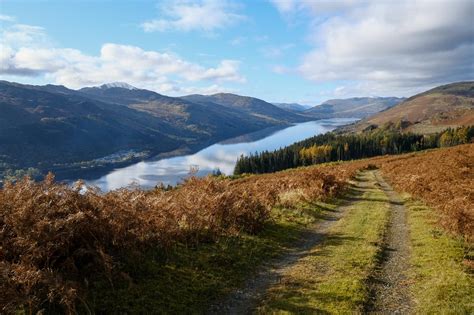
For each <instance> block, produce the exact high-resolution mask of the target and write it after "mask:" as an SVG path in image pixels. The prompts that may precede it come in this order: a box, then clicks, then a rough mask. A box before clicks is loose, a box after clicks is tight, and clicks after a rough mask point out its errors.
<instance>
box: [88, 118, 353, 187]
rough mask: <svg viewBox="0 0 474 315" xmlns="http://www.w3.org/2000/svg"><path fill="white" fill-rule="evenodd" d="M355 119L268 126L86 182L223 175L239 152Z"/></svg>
mask: <svg viewBox="0 0 474 315" xmlns="http://www.w3.org/2000/svg"><path fill="white" fill-rule="evenodd" d="M355 120H356V119H326V120H318V121H311V122H306V123H300V124H296V125H293V126H291V127H287V128H285V129H281V130H277V131H275V129H268V130H264V131H260V132H256V133H253V134H249V135H245V136H240V137H237V138H234V139H231V140H226V141H224V142H221V143H216V144H213V145H211V146H209V147H207V148H205V149H203V150H201V151H199V152H197V153H195V154H191V155H184V156H177V157H173V158H167V159H162V160H158V161H147V162H140V163H137V164H134V165H131V166H128V167H125V168H121V169H117V170H114V171H112V172H110V173H109V174H107V175H105V176H103V177H101V178H99V179H97V180H94V181H89V182H88V184H92V185H96V186H98V187H100V188H101V189H102V190H104V191H107V190H113V189H117V188H120V187H125V186H128V185H130V184H135V185H139V186H140V187H143V188H151V187H154V186H155V185H156V184H158V183H160V182H161V183H163V184H165V185H168V184H170V185H175V184H176V183H178V182H180V181H182V179H183V178H185V177H186V176H187V174H188V172H189V170H190V168H191V167H197V168H198V169H199V171H198V173H197V175H198V176H204V175H207V174H210V173H212V172H213V171H215V170H216V169H219V170H220V171H221V172H222V173H224V174H232V173H233V171H234V166H235V162H236V161H237V158H238V157H239V156H240V155H241V154H249V153H254V152H260V151H265V150H275V149H278V148H280V147H283V146H286V145H289V144H291V143H293V142H296V141H299V140H303V139H306V138H308V137H311V136H313V135H316V134H321V133H325V132H327V131H330V130H332V129H334V128H335V127H337V126H340V125H344V124H347V123H351V122H354V121H355Z"/></svg>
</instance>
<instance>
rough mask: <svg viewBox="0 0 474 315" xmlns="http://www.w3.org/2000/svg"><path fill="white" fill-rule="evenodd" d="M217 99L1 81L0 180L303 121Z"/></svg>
mask: <svg viewBox="0 0 474 315" xmlns="http://www.w3.org/2000/svg"><path fill="white" fill-rule="evenodd" d="M227 100H228V102H227ZM239 100H246V101H245V102H241V103H239ZM215 101H216V102H192V101H189V100H187V99H186V98H175V97H168V96H164V95H161V94H158V93H155V92H152V91H148V90H142V89H137V88H135V87H132V86H129V85H128V84H124V83H113V84H105V85H102V86H99V87H90V88H83V89H80V90H71V89H68V88H66V87H64V86H59V85H46V86H33V85H22V84H18V83H11V82H6V81H0V177H1V173H2V169H3V170H5V169H15V168H27V167H35V168H38V169H40V170H43V171H45V170H50V169H53V170H56V169H58V168H64V167H66V168H67V166H65V165H70V164H75V165H79V164H78V163H79V162H81V163H82V164H80V165H79V166H78V167H80V168H85V167H93V166H94V165H93V163H92V164H91V163H90V161H93V160H95V159H99V158H101V157H104V156H107V155H112V154H114V153H116V152H119V151H129V150H132V151H134V152H145V151H146V152H148V154H147V155H148V156H150V155H155V154H158V153H164V152H169V151H172V150H176V149H180V150H193V148H199V147H202V146H205V145H208V144H211V143H213V142H217V141H221V140H224V139H228V138H231V137H235V136H239V135H242V134H246V133H250V132H254V131H257V130H261V129H264V128H267V127H273V126H278V125H285V124H288V123H290V122H296V121H304V120H307V118H306V117H303V116H298V115H295V114H294V113H291V112H287V111H284V110H282V109H279V108H277V107H275V106H273V105H271V104H268V103H266V102H264V101H262V100H257V99H252V98H247V97H240V96H238V95H233V96H232V97H231V98H230V99H228V98H222V97H216V99H215ZM84 163H85V164H84Z"/></svg>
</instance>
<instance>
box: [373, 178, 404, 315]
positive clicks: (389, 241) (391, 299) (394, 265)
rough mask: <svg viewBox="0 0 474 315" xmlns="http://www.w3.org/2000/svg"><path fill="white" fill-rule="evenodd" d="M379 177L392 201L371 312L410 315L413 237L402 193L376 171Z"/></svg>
mask: <svg viewBox="0 0 474 315" xmlns="http://www.w3.org/2000/svg"><path fill="white" fill-rule="evenodd" d="M375 174H376V178H377V181H378V183H379V184H380V186H381V188H382V189H383V191H384V192H385V194H386V195H387V197H388V199H389V201H390V203H391V217H390V222H389V226H388V230H387V234H386V236H385V246H384V249H383V252H382V259H381V261H380V265H379V268H378V269H377V270H376V272H375V274H374V277H373V279H371V282H370V287H371V300H370V301H369V305H368V309H367V311H369V312H375V313H385V314H408V313H410V312H411V307H412V301H411V298H410V291H409V283H408V281H407V276H406V271H407V270H408V269H409V267H410V265H409V258H410V248H409V244H410V240H409V230H408V226H407V222H406V209H405V206H404V205H403V201H402V199H401V198H400V196H399V195H398V194H397V193H396V192H395V191H394V190H393V189H392V187H391V186H390V185H389V184H388V183H387V182H386V181H385V180H384V179H383V178H382V176H381V175H380V173H379V172H376V173H375Z"/></svg>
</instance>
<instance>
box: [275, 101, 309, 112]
mask: <svg viewBox="0 0 474 315" xmlns="http://www.w3.org/2000/svg"><path fill="white" fill-rule="evenodd" d="M273 105H275V106H277V107H279V108H282V109H285V110H289V111H294V112H302V111H305V110H307V109H309V108H311V106H309V105H301V104H298V103H273Z"/></svg>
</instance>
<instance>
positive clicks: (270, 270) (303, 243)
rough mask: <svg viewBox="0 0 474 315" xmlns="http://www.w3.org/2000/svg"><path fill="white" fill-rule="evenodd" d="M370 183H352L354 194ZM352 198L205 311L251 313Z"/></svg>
mask: <svg viewBox="0 0 474 315" xmlns="http://www.w3.org/2000/svg"><path fill="white" fill-rule="evenodd" d="M368 185H370V184H369V183H367V182H356V183H355V186H356V187H357V188H359V190H355V191H354V193H355V194H357V195H362V194H363V189H364V188H367V186H368ZM355 200H357V199H355ZM354 202H356V201H354V200H351V199H348V200H347V202H346V204H344V205H342V206H340V207H338V208H337V209H336V211H334V212H332V213H331V214H329V215H328V216H327V217H325V218H324V219H323V220H321V221H319V222H317V223H315V224H314V225H312V226H311V227H310V228H308V229H307V230H306V231H305V232H304V233H303V235H302V236H301V238H300V241H299V242H297V244H294V245H293V246H292V249H291V250H290V251H289V252H287V253H286V254H284V255H283V256H281V257H279V258H277V259H275V260H272V261H270V262H269V263H267V264H265V265H264V266H262V267H261V268H260V270H259V271H258V272H257V274H256V275H255V276H253V277H252V278H249V279H248V280H247V281H246V283H245V284H244V286H243V287H242V288H240V289H239V290H237V291H235V292H234V293H232V294H231V295H230V296H228V297H227V298H226V299H224V300H223V301H220V302H219V303H217V304H215V305H213V306H211V308H210V310H209V312H208V314H251V313H252V312H253V311H254V310H255V309H256V307H257V306H258V305H259V303H260V302H261V299H262V298H263V297H264V295H265V293H266V291H267V290H268V289H269V288H270V287H271V286H272V285H274V284H276V283H279V282H280V281H281V280H282V278H283V277H284V275H285V273H286V272H287V271H288V270H289V269H290V268H291V267H293V265H294V264H295V263H296V262H297V261H298V260H299V259H301V258H303V257H304V256H306V255H307V254H308V253H309V252H310V251H311V249H312V248H313V247H315V246H317V245H319V244H320V243H321V242H322V241H323V240H324V239H325V238H326V236H327V235H328V233H327V232H328V230H329V229H330V228H331V227H332V225H333V224H334V223H335V222H336V221H338V220H339V219H340V218H341V217H342V216H343V215H344V213H345V212H346V210H347V209H348V208H350V207H351V206H352V205H353V203H354Z"/></svg>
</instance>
